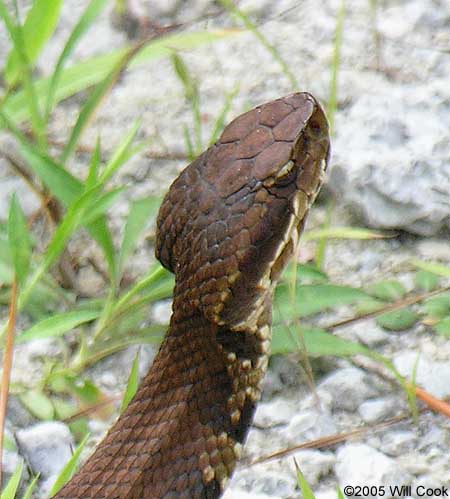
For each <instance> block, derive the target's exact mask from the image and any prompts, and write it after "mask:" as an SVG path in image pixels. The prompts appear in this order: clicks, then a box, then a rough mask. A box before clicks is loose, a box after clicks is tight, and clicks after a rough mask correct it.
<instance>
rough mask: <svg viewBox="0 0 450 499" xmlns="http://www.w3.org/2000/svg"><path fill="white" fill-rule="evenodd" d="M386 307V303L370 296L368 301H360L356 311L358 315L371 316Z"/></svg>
mask: <svg viewBox="0 0 450 499" xmlns="http://www.w3.org/2000/svg"><path fill="white" fill-rule="evenodd" d="M385 306H386V303H385V302H384V301H381V300H376V299H375V298H372V297H371V296H368V297H367V299H366V300H361V301H359V302H358V303H357V304H356V306H355V311H356V314H357V315H365V314H371V313H372V312H375V311H376V310H379V309H380V308H383V307H385Z"/></svg>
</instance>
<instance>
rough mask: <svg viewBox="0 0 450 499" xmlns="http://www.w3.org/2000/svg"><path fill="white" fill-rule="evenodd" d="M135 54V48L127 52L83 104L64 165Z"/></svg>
mask: <svg viewBox="0 0 450 499" xmlns="http://www.w3.org/2000/svg"><path fill="white" fill-rule="evenodd" d="M135 53H136V48H135V47H131V48H130V49H129V50H128V51H127V52H125V54H124V55H123V56H122V57H121V58H120V59H119V60H118V61H117V63H116V64H114V66H113V67H112V69H111V71H109V72H108V74H107V75H106V76H105V77H104V78H103V80H102V81H100V82H99V83H98V84H97V86H96V87H95V88H94V89H93V91H92V92H91V94H90V95H89V97H88V98H87V100H86V102H85V103H84V104H83V106H82V108H81V109H80V112H79V114H78V118H77V121H76V123H75V125H74V126H73V128H72V131H71V133H70V137H69V140H68V141H67V143H66V145H65V147H64V149H63V151H62V153H61V162H62V163H65V162H66V161H67V159H68V158H69V156H70V155H71V154H72V153H73V151H74V150H75V147H76V145H77V143H78V140H79V138H80V136H81V134H82V133H83V131H84V130H85V129H86V127H87V125H88V124H89V121H90V120H91V118H92V116H93V115H94V113H95V111H96V110H97V108H98V107H99V105H100V103H101V101H102V100H103V98H104V97H105V95H106V94H107V92H109V91H110V90H111V88H112V87H113V86H114V84H115V83H116V81H117V78H118V77H119V75H120V73H121V72H122V71H123V70H124V68H125V67H126V66H127V65H128V63H129V62H130V59H131V58H132V57H133V56H134V54H135Z"/></svg>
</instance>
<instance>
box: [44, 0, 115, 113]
mask: <svg viewBox="0 0 450 499" xmlns="http://www.w3.org/2000/svg"><path fill="white" fill-rule="evenodd" d="M106 3H107V0H92V1H91V2H90V3H89V5H88V6H87V8H86V10H85V11H84V12H83V15H82V16H81V18H80V19H79V21H78V23H77V24H76V26H75V28H74V29H73V30H72V33H71V34H70V36H69V39H68V40H67V42H66V44H65V46H64V48H63V50H62V52H61V55H60V56H59V58H58V62H57V63H56V65H55V69H54V70H53V74H52V76H51V79H50V82H49V85H48V91H47V102H46V105H45V110H46V111H45V114H46V118H47V120H48V117H49V116H50V113H51V110H52V108H53V102H54V99H55V92H56V89H57V87H58V84H59V81H60V78H61V73H62V69H63V67H64V65H65V63H66V61H67V59H68V58H69V57H70V55H71V54H72V52H73V50H74V48H75V47H76V44H77V43H78V42H79V41H80V39H81V37H82V36H83V34H84V33H85V32H86V31H87V30H88V28H89V27H90V26H91V24H92V23H93V22H94V20H95V18H96V17H97V16H98V15H99V14H100V12H101V11H102V10H103V8H104V7H105V6H106Z"/></svg>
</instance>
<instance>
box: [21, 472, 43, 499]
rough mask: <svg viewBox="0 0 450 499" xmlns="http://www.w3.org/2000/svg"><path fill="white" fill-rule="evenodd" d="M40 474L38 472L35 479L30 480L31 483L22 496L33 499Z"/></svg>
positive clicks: (24, 498)
mask: <svg viewBox="0 0 450 499" xmlns="http://www.w3.org/2000/svg"><path fill="white" fill-rule="evenodd" d="M39 477H40V474H39V473H38V474H37V475H36V476H35V477H34V478H33V480H32V481H31V482H30V485H28V487H27V490H26V491H25V494H24V495H23V496H22V499H32V497H33V491H34V489H35V488H36V485H37V483H38V480H39Z"/></svg>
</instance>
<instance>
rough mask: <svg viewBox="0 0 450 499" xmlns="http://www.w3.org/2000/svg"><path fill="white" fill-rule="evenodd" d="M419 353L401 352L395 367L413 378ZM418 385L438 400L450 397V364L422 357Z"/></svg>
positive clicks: (419, 364) (395, 360)
mask: <svg viewBox="0 0 450 499" xmlns="http://www.w3.org/2000/svg"><path fill="white" fill-rule="evenodd" d="M417 355H418V352H411V351H408V352H401V353H399V354H397V355H396V356H395V357H394V365H395V367H396V368H397V369H398V371H399V372H400V374H402V375H403V376H406V377H408V378H411V376H412V373H413V371H414V366H415V364H416V362H417V358H418V357H417ZM416 383H417V385H418V386H420V387H421V388H423V389H424V390H426V391H428V392H430V393H431V394H432V395H434V396H435V397H438V398H446V397H449V396H450V364H449V363H448V362H439V361H435V360H432V359H430V358H428V357H427V356H425V355H420V356H419V360H418V364H417V371H416Z"/></svg>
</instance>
